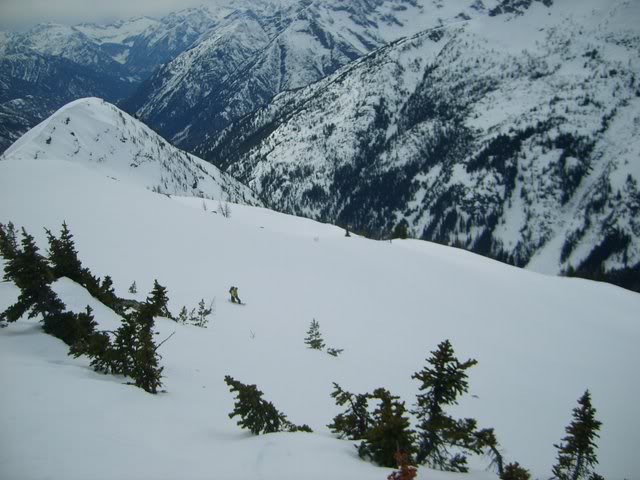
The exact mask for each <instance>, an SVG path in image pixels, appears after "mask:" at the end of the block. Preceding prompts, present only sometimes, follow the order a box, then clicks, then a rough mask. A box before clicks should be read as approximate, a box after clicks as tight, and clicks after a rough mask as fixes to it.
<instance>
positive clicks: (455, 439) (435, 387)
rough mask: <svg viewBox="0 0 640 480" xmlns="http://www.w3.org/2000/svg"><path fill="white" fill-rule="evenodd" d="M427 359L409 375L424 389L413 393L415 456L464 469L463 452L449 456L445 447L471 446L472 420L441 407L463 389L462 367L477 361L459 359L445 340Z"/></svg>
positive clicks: (444, 467) (443, 467)
mask: <svg viewBox="0 0 640 480" xmlns="http://www.w3.org/2000/svg"><path fill="white" fill-rule="evenodd" d="M427 362H428V364H429V366H427V367H425V368H423V369H422V370H421V371H420V372H417V373H415V374H414V375H413V376H412V378H414V379H417V380H419V381H420V382H421V385H420V387H419V388H420V391H421V392H424V393H422V394H419V395H418V396H417V400H418V401H417V405H416V407H417V408H416V409H415V410H414V411H413V413H414V414H415V415H416V416H417V417H418V420H419V425H418V453H417V460H418V462H419V463H427V464H428V465H429V466H431V467H434V468H438V469H441V470H450V471H461V472H464V471H466V458H465V456H464V455H462V454H456V455H453V456H451V455H450V454H449V447H451V446H455V447H460V448H463V449H468V450H469V449H470V450H475V445H476V444H475V442H474V438H473V433H474V430H475V421H474V420H471V419H465V420H459V421H456V420H454V419H453V418H451V417H450V416H448V415H447V414H446V413H445V411H444V407H445V406H447V405H455V404H457V398H458V396H459V395H460V394H462V393H465V392H466V391H467V389H468V382H467V373H466V370H467V369H469V368H471V367H472V366H474V365H475V364H476V363H477V361H476V360H473V359H471V360H467V361H466V362H463V363H460V361H458V359H457V358H456V357H455V356H454V352H453V347H452V346H451V343H450V342H449V340H445V341H444V342H442V343H440V344H439V345H438V349H437V350H436V351H433V352H431V357H430V358H428V359H427Z"/></svg>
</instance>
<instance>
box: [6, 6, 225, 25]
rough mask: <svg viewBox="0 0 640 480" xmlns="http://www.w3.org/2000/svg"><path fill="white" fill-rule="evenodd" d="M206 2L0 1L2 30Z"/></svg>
mask: <svg viewBox="0 0 640 480" xmlns="http://www.w3.org/2000/svg"><path fill="white" fill-rule="evenodd" d="M203 3H212V2H210V1H209V2H207V1H206V0H0V28H8V29H24V28H28V27H30V26H33V25H35V24H36V23H42V22H57V23H65V24H74V23H79V22H101V21H107V20H116V19H126V18H130V17H134V16H139V15H148V16H152V17H157V16H162V15H164V14H166V13H169V12H172V11H176V10H181V9H183V8H187V7H193V6H197V5H202V4H203ZM215 3H218V2H215ZM220 3H222V2H220Z"/></svg>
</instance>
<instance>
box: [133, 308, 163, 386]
mask: <svg viewBox="0 0 640 480" xmlns="http://www.w3.org/2000/svg"><path fill="white" fill-rule="evenodd" d="M152 313H153V310H152V309H151V308H141V309H140V311H139V312H138V324H139V328H138V332H137V339H136V340H137V342H136V344H137V345H136V346H137V348H136V351H135V354H134V357H133V370H132V372H131V377H132V378H133V379H134V381H135V384H136V386H137V387H140V388H142V389H143V390H145V391H146V392H149V393H157V392H158V388H159V387H161V386H162V382H161V380H160V379H161V378H162V370H163V369H164V367H161V366H160V356H159V355H158V352H157V351H156V350H157V347H156V345H155V343H154V341H153V330H152V329H153V315H152Z"/></svg>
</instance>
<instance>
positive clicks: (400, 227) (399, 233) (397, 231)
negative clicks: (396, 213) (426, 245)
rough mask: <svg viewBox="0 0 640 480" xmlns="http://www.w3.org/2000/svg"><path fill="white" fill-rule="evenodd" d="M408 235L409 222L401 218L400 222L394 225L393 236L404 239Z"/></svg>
mask: <svg viewBox="0 0 640 480" xmlns="http://www.w3.org/2000/svg"><path fill="white" fill-rule="evenodd" d="M408 236H409V224H408V223H407V221H406V220H405V219H404V218H403V219H402V220H400V222H398V224H397V225H396V228H394V229H393V235H392V237H393V238H401V239H403V240H404V239H406V238H407V237H408Z"/></svg>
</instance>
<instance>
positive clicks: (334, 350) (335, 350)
mask: <svg viewBox="0 0 640 480" xmlns="http://www.w3.org/2000/svg"><path fill="white" fill-rule="evenodd" d="M342 352H344V348H331V347H329V348H327V353H328V354H329V355H331V356H332V357H337V356H338V355H340V354H341V353H342Z"/></svg>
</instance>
